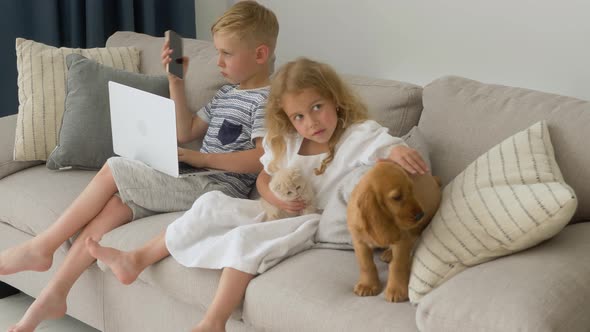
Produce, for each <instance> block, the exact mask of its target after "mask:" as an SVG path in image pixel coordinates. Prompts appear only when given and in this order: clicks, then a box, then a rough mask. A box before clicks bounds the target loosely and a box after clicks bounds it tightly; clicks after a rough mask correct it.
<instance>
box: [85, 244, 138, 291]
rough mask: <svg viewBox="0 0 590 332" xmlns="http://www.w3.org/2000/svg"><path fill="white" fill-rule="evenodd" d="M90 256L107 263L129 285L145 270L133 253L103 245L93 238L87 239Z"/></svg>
mask: <svg viewBox="0 0 590 332" xmlns="http://www.w3.org/2000/svg"><path fill="white" fill-rule="evenodd" d="M86 248H88V252H90V256H92V257H94V258H96V259H98V260H100V261H102V262H103V263H105V264H106V265H107V266H108V267H109V268H110V269H111V271H113V274H114V275H115V277H117V279H119V281H120V282H121V283H123V284H125V285H129V284H130V283H132V282H134V281H135V279H137V276H139V274H140V273H141V271H143V269H142V268H141V267H140V266H139V264H138V263H137V261H136V259H135V258H134V256H133V255H131V254H129V253H127V252H124V251H120V250H117V249H113V248H107V247H103V246H101V245H100V244H98V242H96V241H94V240H93V239H91V238H87V239H86Z"/></svg>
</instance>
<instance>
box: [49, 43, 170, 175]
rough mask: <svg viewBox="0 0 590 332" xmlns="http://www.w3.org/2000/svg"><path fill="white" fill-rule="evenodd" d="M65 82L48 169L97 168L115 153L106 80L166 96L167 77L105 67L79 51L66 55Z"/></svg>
mask: <svg viewBox="0 0 590 332" xmlns="http://www.w3.org/2000/svg"><path fill="white" fill-rule="evenodd" d="M66 63H67V65H68V80H67V81H68V84H67V95H66V102H65V107H66V109H65V112H64V115H63V121H62V126H61V130H60V132H59V142H58V144H57V146H56V147H55V149H54V150H53V151H52V152H51V154H50V155H49V157H48V158H47V168H49V169H60V168H63V167H73V168H80V169H95V170H98V169H100V168H101V167H102V166H103V165H104V163H105V162H106V160H107V159H108V158H110V157H112V156H114V155H115V153H114V152H113V135H112V132H111V116H110V107H109V89H108V82H109V81H113V82H117V83H121V84H124V85H128V86H131V87H134V88H137V89H140V90H143V91H147V92H150V93H153V94H156V95H159V96H163V97H166V98H168V97H169V95H170V94H169V92H168V78H167V77H166V76H164V75H160V76H153V75H144V74H140V73H130V72H128V71H124V70H120V69H115V68H112V67H108V66H104V65H101V64H99V63H98V62H96V61H94V60H91V59H88V58H85V57H83V56H81V55H79V54H70V55H68V56H67V57H66Z"/></svg>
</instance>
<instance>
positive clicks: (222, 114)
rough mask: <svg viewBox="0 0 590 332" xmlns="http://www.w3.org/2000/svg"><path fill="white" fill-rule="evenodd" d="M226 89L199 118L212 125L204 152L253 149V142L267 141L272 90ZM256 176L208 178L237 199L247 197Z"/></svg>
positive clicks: (233, 87)
mask: <svg viewBox="0 0 590 332" xmlns="http://www.w3.org/2000/svg"><path fill="white" fill-rule="evenodd" d="M237 87H238V86H237V85H230V84H228V85H224V86H222V87H221V88H220V89H219V90H218V91H217V94H215V97H213V99H212V100H211V101H210V102H209V104H207V105H206V106H205V107H203V108H202V109H201V110H200V111H199V112H198V113H197V115H198V116H199V117H200V118H201V119H203V120H204V121H205V122H207V123H208V124H209V128H208V129H207V133H206V134H205V137H204V138H203V145H202V146H201V152H203V153H228V152H235V151H244V150H250V149H254V148H255V147H256V145H255V144H254V139H255V138H258V137H261V138H262V137H264V135H265V134H266V129H265V127H264V107H265V105H266V100H267V98H268V93H269V87H263V88H258V89H251V90H240V89H238V88H237ZM256 176H257V174H239V173H229V172H228V173H219V174H212V175H209V177H211V178H213V179H215V180H217V181H218V182H219V183H220V184H222V185H224V186H225V187H226V188H227V189H228V191H229V192H230V193H231V194H232V196H234V197H238V198H245V197H248V194H249V193H250V190H251V189H252V186H253V185H254V182H256Z"/></svg>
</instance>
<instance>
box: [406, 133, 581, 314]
mask: <svg viewBox="0 0 590 332" xmlns="http://www.w3.org/2000/svg"><path fill="white" fill-rule="evenodd" d="M577 203H578V201H577V198H576V196H575V193H574V191H573V190H572V188H570V187H569V186H568V185H567V184H566V183H565V182H564V180H563V177H562V175H561V171H560V170H559V167H558V165H557V163H556V161H555V155H554V152H553V146H552V145H551V140H550V137H549V131H548V130H547V124H546V123H545V122H544V121H543V122H538V123H536V124H534V125H533V126H531V127H530V128H528V129H526V130H524V131H521V132H519V133H517V134H515V135H514V136H512V137H509V138H508V139H506V140H504V141H503V142H502V143H500V144H498V145H496V146H495V147H493V148H492V149H490V150H489V151H488V152H487V153H485V154H484V155H482V156H480V157H479V158H478V159H477V160H476V161H474V162H473V163H471V164H470V165H469V166H468V167H467V168H466V169H465V170H464V171H463V172H462V173H461V174H459V175H457V177H456V178H455V179H453V181H451V182H450V183H449V184H448V185H447V186H446V187H445V188H444V191H443V196H442V202H441V205H440V208H439V210H438V212H437V213H436V215H435V216H434V218H433V219H432V222H431V224H430V225H429V226H428V228H427V229H425V230H424V233H423V234H422V238H421V240H420V242H419V243H418V245H417V247H416V250H415V252H414V259H413V262H412V274H411V277H410V301H411V302H413V303H416V302H418V301H419V300H420V298H422V297H423V296H424V295H426V294H427V293H428V292H430V291H431V290H432V289H434V288H436V287H438V286H439V285H441V284H442V283H443V282H445V281H446V280H448V279H449V278H451V277H452V276H454V275H456V274H457V273H459V272H461V271H462V270H465V269H466V268H468V267H470V266H474V265H477V264H481V263H483V262H486V261H489V260H492V259H494V258H496V257H500V256H505V255H508V254H511V253H514V252H517V251H520V250H523V249H526V248H529V247H532V246H534V245H536V244H538V243H540V242H541V241H544V240H546V239H549V238H551V237H552V236H554V235H555V234H557V233H558V232H559V231H560V230H561V229H562V228H563V227H565V226H566V225H567V223H568V222H569V221H570V219H571V217H572V216H573V214H574V212H575V210H576V207H577Z"/></svg>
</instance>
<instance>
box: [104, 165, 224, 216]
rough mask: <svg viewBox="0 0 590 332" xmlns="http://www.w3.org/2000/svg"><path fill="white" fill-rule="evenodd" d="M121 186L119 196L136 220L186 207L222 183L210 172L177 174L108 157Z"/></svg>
mask: <svg viewBox="0 0 590 332" xmlns="http://www.w3.org/2000/svg"><path fill="white" fill-rule="evenodd" d="M107 163H108V165H109V167H110V168H111V173H112V174H113V177H114V179H115V183H116V185H117V188H118V189H119V193H118V195H119V197H121V200H122V201H123V203H125V204H126V205H127V206H129V208H131V211H133V220H135V219H140V218H143V217H147V216H151V215H154V214H159V213H165V212H176V211H186V210H188V209H190V208H191V206H192V205H193V203H194V202H195V200H196V199H197V198H199V196H201V195H202V194H204V193H206V192H209V191H214V190H219V191H222V192H224V193H226V194H228V193H227V192H226V189H225V187H224V186H223V185H221V184H219V183H218V182H216V181H215V180H213V179H211V178H209V177H208V176H207V175H198V176H189V177H184V178H175V177H172V176H169V175H167V174H164V173H161V172H159V171H156V170H155V169H153V168H151V167H149V166H146V165H145V164H143V163H142V162H139V161H135V160H131V159H126V158H121V157H113V158H109V159H108V160H107Z"/></svg>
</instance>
